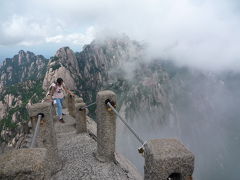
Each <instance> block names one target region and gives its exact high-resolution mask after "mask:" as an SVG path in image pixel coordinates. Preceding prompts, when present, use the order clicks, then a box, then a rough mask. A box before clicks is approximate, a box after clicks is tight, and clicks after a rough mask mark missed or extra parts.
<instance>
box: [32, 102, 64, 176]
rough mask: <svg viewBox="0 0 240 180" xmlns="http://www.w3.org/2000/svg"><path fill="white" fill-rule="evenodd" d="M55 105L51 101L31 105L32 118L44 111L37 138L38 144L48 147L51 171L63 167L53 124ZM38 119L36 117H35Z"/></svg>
mask: <svg viewBox="0 0 240 180" xmlns="http://www.w3.org/2000/svg"><path fill="white" fill-rule="evenodd" d="M52 109H53V106H52V104H51V103H46V102H44V103H37V104H33V105H32V106H30V107H29V115H30V117H31V118H33V117H36V115H38V114H39V113H43V114H44V117H43V118H42V119H41V122H40V127H39V135H38V138H37V140H36V141H37V146H38V147H44V148H46V149H47V155H48V159H49V161H48V163H49V167H50V168H51V172H52V173H54V172H56V171H57V170H58V169H59V168H60V167H61V162H60V159H59V157H58V150H57V140H56V134H55V129H54V125H53V110H52ZM35 120H36V118H35Z"/></svg>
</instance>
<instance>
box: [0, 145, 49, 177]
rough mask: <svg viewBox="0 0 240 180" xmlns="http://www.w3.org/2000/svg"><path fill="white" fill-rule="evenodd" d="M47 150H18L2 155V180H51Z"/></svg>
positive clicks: (0, 172)
mask: <svg viewBox="0 0 240 180" xmlns="http://www.w3.org/2000/svg"><path fill="white" fill-rule="evenodd" d="M48 161H49V159H48V155H47V150H46V149H45V148H32V149H17V150H12V151H8V152H6V153H4V154H1V155H0V162H1V163H0V179H51V171H50V168H49V166H48V165H49V163H48Z"/></svg>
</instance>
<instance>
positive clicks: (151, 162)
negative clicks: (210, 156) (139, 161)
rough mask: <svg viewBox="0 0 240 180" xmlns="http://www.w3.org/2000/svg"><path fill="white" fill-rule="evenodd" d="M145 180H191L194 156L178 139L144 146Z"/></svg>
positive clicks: (160, 140) (159, 141)
mask: <svg viewBox="0 0 240 180" xmlns="http://www.w3.org/2000/svg"><path fill="white" fill-rule="evenodd" d="M144 157H145V166H144V180H191V179H192V174H193V170H194V155H193V154H192V153H191V152H190V151H189V150H188V149H187V148H186V147H185V146H184V145H183V144H182V143H181V142H179V141H178V140H176V139H153V140H150V141H148V142H147V143H146V144H144Z"/></svg>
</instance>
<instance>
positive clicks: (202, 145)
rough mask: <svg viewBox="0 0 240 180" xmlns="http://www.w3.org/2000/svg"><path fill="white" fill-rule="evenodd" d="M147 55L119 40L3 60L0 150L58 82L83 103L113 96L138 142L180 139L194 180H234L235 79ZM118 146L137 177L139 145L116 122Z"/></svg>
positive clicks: (24, 129) (237, 141)
mask: <svg viewBox="0 0 240 180" xmlns="http://www.w3.org/2000/svg"><path fill="white" fill-rule="evenodd" d="M146 51H147V50H146V46H145V44H142V43H139V42H137V41H133V40H131V39H130V38H129V37H127V36H120V37H117V38H116V37H108V38H99V39H96V40H94V41H92V42H91V43H90V44H87V45H85V46H84V47H83V49H82V51H81V52H73V51H72V50H71V49H70V48H69V47H62V48H60V49H59V50H58V51H57V52H56V54H55V55H53V56H52V57H51V58H50V59H46V58H44V57H43V56H41V55H35V54H34V53H32V52H24V51H20V52H19V53H18V54H17V55H15V56H14V57H13V58H8V59H6V60H5V61H4V62H3V64H2V66H1V67H0V79H1V81H0V92H1V96H0V118H1V121H0V131H1V144H2V151H4V150H5V151H6V150H7V148H6V147H8V148H9V146H11V147H12V148H14V147H17V146H18V145H19V142H20V140H21V138H22V137H23V136H24V135H25V134H27V133H28V131H29V128H30V127H28V123H27V122H28V120H29V117H28V115H27V113H26V104H27V103H29V102H32V103H36V102H39V101H40V100H41V99H42V98H43V97H44V93H45V91H46V90H47V89H48V87H49V85H50V84H51V83H52V82H53V81H54V80H56V78H57V77H62V78H63V79H64V81H65V83H66V86H68V88H70V89H72V90H74V91H75V93H76V94H78V95H81V96H82V97H83V98H84V101H85V102H86V103H90V102H93V101H95V99H96V93H97V92H98V91H100V90H104V89H110V90H113V91H114V92H115V93H116V94H117V97H118V106H117V109H118V110H119V111H120V113H121V115H122V116H124V117H125V118H126V119H127V121H128V122H129V123H130V124H131V126H132V127H134V129H135V130H136V131H137V132H138V133H139V134H140V135H141V136H142V137H143V138H144V139H145V140H148V139H151V138H163V137H176V138H178V139H180V140H182V141H183V143H184V144H186V145H187V147H188V148H189V149H190V150H191V151H193V152H194V154H195V156H196V163H195V167H196V169H195V175H194V176H195V177H196V178H197V179H214V180H215V179H216V180H219V179H237V177H238V174H237V171H234V170H233V169H238V168H240V164H239V162H238V152H237V150H238V149H239V147H240V136H239V133H238V132H239V130H240V123H239V121H238V119H239V118H238V117H239V115H240V114H239V113H240V111H239V110H238V107H240V106H239V105H240V100H238V98H237V97H239V95H240V93H239V91H238V89H239V85H238V84H239V82H240V74H239V73H237V72H232V71H225V72H218V73H216V72H211V71H207V70H199V69H197V68H190V67H187V66H179V64H177V65H176V64H175V63H174V62H171V61H169V60H166V59H163V58H153V59H152V58H151V57H149V55H148V53H147V52H146ZM94 112H95V109H94V108H91V109H90V115H91V116H92V117H93V118H94V114H95V113H94ZM117 143H118V144H117V150H118V151H120V152H122V153H123V154H124V155H125V156H127V157H128V158H129V159H130V160H131V161H133V162H134V163H135V165H136V166H137V167H138V168H139V169H140V170H141V169H142V168H143V164H142V160H143V159H141V158H142V157H140V156H139V154H137V152H136V149H137V147H138V144H137V142H136V140H135V139H133V137H132V135H131V134H129V132H128V130H127V129H126V128H125V127H124V126H122V124H121V123H118V127H117Z"/></svg>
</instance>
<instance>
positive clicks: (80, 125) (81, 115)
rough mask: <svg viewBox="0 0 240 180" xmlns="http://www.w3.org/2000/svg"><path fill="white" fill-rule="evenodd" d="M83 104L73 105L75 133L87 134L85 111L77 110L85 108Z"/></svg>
mask: <svg viewBox="0 0 240 180" xmlns="http://www.w3.org/2000/svg"><path fill="white" fill-rule="evenodd" d="M85 106H86V104H85V103H77V104H76V105H75V108H76V110H75V111H76V129H77V131H76V133H77V134H79V133H84V132H87V116H86V109H82V110H81V111H80V110H79V109H80V108H83V107H85Z"/></svg>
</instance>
